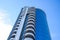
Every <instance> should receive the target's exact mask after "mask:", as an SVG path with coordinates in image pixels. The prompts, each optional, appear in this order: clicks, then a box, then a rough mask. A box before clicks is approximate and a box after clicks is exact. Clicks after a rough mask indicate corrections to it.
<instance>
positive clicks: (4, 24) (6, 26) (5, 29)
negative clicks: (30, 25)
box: [0, 10, 12, 40]
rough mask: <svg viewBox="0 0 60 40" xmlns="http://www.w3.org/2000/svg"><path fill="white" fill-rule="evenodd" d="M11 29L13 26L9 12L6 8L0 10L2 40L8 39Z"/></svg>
mask: <svg viewBox="0 0 60 40" xmlns="http://www.w3.org/2000/svg"><path fill="white" fill-rule="evenodd" d="M6 20H7V21H6ZM11 29H12V26H11V24H10V19H9V15H8V12H7V11H6V10H0V40H7V38H8V36H9V34H10V31H11Z"/></svg>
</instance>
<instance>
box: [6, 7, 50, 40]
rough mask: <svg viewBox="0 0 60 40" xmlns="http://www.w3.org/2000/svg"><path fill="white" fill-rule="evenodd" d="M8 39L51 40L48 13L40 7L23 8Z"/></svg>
mask: <svg viewBox="0 0 60 40" xmlns="http://www.w3.org/2000/svg"><path fill="white" fill-rule="evenodd" d="M7 40H51V38H50V33H49V28H48V25H47V20H46V14H45V13H44V12H43V11H42V10H41V9H38V8H34V7H24V8H22V9H21V12H20V14H19V16H18V18H17V20H16V22H15V24H14V27H13V29H12V31H11V33H10V35H9V37H8V39H7Z"/></svg>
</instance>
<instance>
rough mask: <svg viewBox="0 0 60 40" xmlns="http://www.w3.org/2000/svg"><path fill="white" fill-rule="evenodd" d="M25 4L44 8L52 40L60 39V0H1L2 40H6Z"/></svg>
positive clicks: (0, 31)
mask: <svg viewBox="0 0 60 40" xmlns="http://www.w3.org/2000/svg"><path fill="white" fill-rule="evenodd" d="M24 6H29V7H31V6H33V7H36V8H40V9H42V10H43V11H44V12H45V13H46V15H47V21H48V25H49V29H50V34H51V38H52V40H60V0H0V40H6V39H7V37H8V35H9V33H10V31H11V29H12V27H13V25H14V23H15V21H16V19H17V17H18V14H19V13H20V10H21V8H22V7H24Z"/></svg>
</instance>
